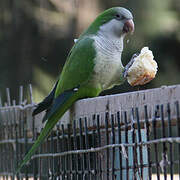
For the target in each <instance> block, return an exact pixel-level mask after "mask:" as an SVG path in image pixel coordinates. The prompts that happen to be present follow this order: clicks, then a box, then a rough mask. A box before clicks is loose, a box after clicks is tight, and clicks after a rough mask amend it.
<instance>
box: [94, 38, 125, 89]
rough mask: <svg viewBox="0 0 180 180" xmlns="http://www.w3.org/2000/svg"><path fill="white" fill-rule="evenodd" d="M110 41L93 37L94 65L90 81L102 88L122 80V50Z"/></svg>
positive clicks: (110, 86) (119, 82)
mask: <svg viewBox="0 0 180 180" xmlns="http://www.w3.org/2000/svg"><path fill="white" fill-rule="evenodd" d="M111 43H112V42H111ZM111 43H110V42H109V43H108V42H107V41H106V40H104V39H100V38H95V42H94V47H95V49H96V58H95V59H94V63H95V66H94V72H93V78H92V81H93V83H94V84H96V85H100V86H101V88H102V90H106V89H109V88H112V87H113V86H114V85H118V84H121V83H122V82H123V77H122V72H123V69H124V67H123V65H122V62H121V52H122V51H121V49H118V48H117V47H116V45H114V44H111Z"/></svg>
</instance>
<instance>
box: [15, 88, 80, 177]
mask: <svg viewBox="0 0 180 180" xmlns="http://www.w3.org/2000/svg"><path fill="white" fill-rule="evenodd" d="M75 93H76V92H74V91H71V92H70V91H69V92H66V94H61V95H60V96H59V97H57V98H56V100H55V102H54V105H53V106H52V108H51V109H52V111H50V112H49V115H50V117H49V116H47V117H48V121H47V123H46V125H45V127H44V128H43V130H42V131H41V134H40V135H39V137H38V139H37V140H36V141H35V143H34V144H33V146H32V147H31V149H30V150H29V151H28V153H27V154H26V155H25V157H24V159H23V160H22V162H21V163H20V164H19V166H18V168H17V169H16V174H17V173H18V172H19V171H20V170H21V168H22V167H23V166H24V165H25V164H26V163H27V162H28V161H29V160H30V159H31V157H32V155H33V154H34V153H35V151H36V150H37V149H38V147H39V146H40V145H41V144H42V143H43V141H44V140H45V138H46V137H47V136H48V135H49V134H50V132H51V130H52V129H53V127H54V126H55V125H56V123H57V122H58V120H59V119H60V118H61V117H62V116H63V114H64V113H65V112H66V111H67V110H68V109H69V108H70V106H71V105H72V104H73V103H74V102H75V101H76V99H77V95H76V94H75Z"/></svg>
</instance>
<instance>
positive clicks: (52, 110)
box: [16, 7, 134, 172]
mask: <svg viewBox="0 0 180 180" xmlns="http://www.w3.org/2000/svg"><path fill="white" fill-rule="evenodd" d="M133 31H134V23H133V16H132V14H131V12H130V11H129V10H127V9H125V8H122V7H113V8H110V9H107V10H106V11H104V12H103V13H101V14H100V15H99V16H98V17H97V18H96V19H95V21H94V22H93V23H92V24H91V25H90V26H89V27H88V29H87V30H85V31H84V32H83V33H82V34H81V35H80V37H79V38H78V39H77V40H76V42H75V44H74V46H73V47H72V49H71V51H70V53H69V55H68V57H67V60H66V63H65V65H64V68H63V70H62V72H61V74H60V77H59V79H58V81H57V83H56V84H55V86H54V88H53V90H52V91H51V93H50V94H49V96H48V97H46V98H45V99H44V101H43V102H41V103H39V104H38V105H37V108H36V109H35V110H34V112H33V115H36V114H38V113H40V112H41V111H43V110H46V115H45V117H44V119H43V121H46V124H45V127H44V128H43V130H42V132H41V134H40V135H39V137H38V139H37V140H36V141H35V143H34V144H33V146H32V148H31V149H30V151H29V152H28V153H27V154H26V156H25V157H24V159H23V161H22V162H21V163H20V165H19V166H18V168H17V171H16V172H19V170H20V169H21V168H22V166H23V165H24V164H26V163H27V162H28V161H29V160H30V158H31V156H32V155H33V154H34V152H35V151H36V150H37V148H38V147H39V146H40V144H41V143H42V142H43V141H44V140H45V138H46V137H47V136H48V135H49V134H50V132H51V130H52V129H53V127H54V126H55V125H56V123H57V122H58V120H59V119H60V118H61V117H62V116H63V114H64V113H65V112H66V111H67V110H68V109H69V108H70V107H71V105H72V104H73V103H74V102H75V101H77V100H78V99H82V98H87V97H96V96H98V95H99V94H100V93H101V92H102V91H104V90H106V89H109V88H112V87H113V86H114V85H120V84H122V83H123V82H124V80H125V76H124V75H123V74H124V70H125V68H124V67H123V64H122V62H121V54H122V51H123V39H124V37H125V35H126V34H127V33H129V32H133Z"/></svg>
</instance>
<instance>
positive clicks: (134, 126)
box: [0, 85, 180, 180]
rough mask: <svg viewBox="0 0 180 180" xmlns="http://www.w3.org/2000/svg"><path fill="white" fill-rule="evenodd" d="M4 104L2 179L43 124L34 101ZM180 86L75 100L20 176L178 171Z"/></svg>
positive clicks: (75, 178)
mask: <svg viewBox="0 0 180 180" xmlns="http://www.w3.org/2000/svg"><path fill="white" fill-rule="evenodd" d="M22 94H23V93H22V88H20V98H19V99H20V100H19V103H18V104H19V105H16V103H15V101H13V103H12V104H11V99H10V93H9V90H7V103H5V105H2V103H1V108H0V179H1V178H2V179H3V180H4V179H15V175H14V171H15V168H16V167H17V164H18V162H19V161H21V160H22V158H23V157H24V155H25V153H26V152H27V151H28V149H29V148H30V147H31V145H32V143H33V142H34V141H35V140H36V138H37V136H38V135H39V133H40V130H41V129H42V128H43V124H42V122H41V119H42V115H43V114H40V115H39V116H37V117H35V118H33V117H32V116H31V113H32V110H33V107H34V103H33V100H32V88H31V87H30V98H29V99H30V101H31V102H30V104H26V103H25V102H26V100H24V99H23V96H22ZM179 100H180V85H177V86H170V87H163V88H158V89H152V90H146V91H138V92H133V93H125V94H120V95H112V96H105V97H98V98H92V99H84V100H81V101H78V102H77V103H75V105H74V106H73V107H72V108H71V110H70V111H69V112H67V113H66V114H65V116H64V117H63V118H62V120H61V121H60V122H59V123H58V124H57V126H56V127H55V128H54V130H53V131H52V133H51V135H50V136H49V137H48V138H47V139H46V142H45V143H43V144H42V145H41V147H40V148H39V149H38V151H37V152H36V154H35V155H34V156H33V157H32V159H31V161H30V162H29V163H28V164H27V165H26V166H25V167H24V168H23V169H22V171H21V173H20V174H18V175H17V176H16V179H42V180H45V179H56V180H58V179H59V180H61V179H68V180H69V179H72V180H81V179H82V180H83V179H93V180H96V179H97V180H99V179H103V180H109V179H111V180H115V179H116V180H117V179H118V180H124V179H138V180H140V179H145V180H146V179H153V177H154V176H152V174H155V176H156V179H158V180H160V179H161V178H162V176H163V177H164V179H167V177H168V176H170V177H171V179H173V177H175V176H178V177H179V178H180V109H179Z"/></svg>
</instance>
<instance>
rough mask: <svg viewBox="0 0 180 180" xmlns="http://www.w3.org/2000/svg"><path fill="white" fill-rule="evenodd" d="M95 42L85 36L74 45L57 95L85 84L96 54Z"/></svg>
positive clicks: (89, 75)
mask: <svg viewBox="0 0 180 180" xmlns="http://www.w3.org/2000/svg"><path fill="white" fill-rule="evenodd" d="M93 42H94V40H93V39H92V38H89V37H84V38H82V39H80V40H78V41H77V42H76V44H75V45H74V46H73V48H72V50H71V52H70V54H69V56H68V60H67V61H66V64H65V66H64V68H63V70H62V73H61V75H60V78H59V82H58V85H57V88H56V93H55V96H58V95H59V94H61V93H62V92H63V91H65V90H69V89H73V88H75V87H78V86H81V85H82V84H85V83H86V82H87V81H88V79H89V78H90V77H91V74H92V71H93V68H94V58H95V56H96V51H95V49H94V47H93Z"/></svg>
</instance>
